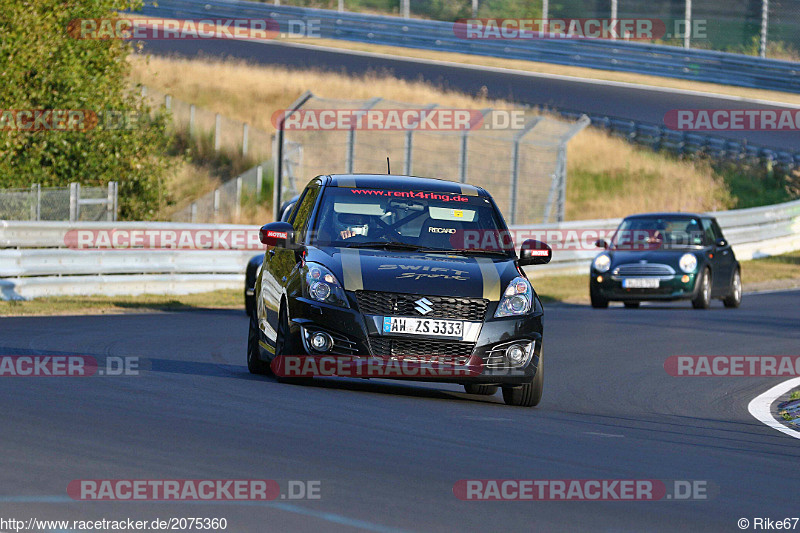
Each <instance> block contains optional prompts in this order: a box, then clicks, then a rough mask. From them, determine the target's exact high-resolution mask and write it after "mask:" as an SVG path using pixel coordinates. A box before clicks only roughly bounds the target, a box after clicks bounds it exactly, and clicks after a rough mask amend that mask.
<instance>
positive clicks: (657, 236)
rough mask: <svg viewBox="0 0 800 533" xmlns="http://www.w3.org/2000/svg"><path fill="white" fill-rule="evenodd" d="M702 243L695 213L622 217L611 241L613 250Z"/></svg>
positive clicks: (658, 247) (675, 246) (673, 246)
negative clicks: (684, 215)
mask: <svg viewBox="0 0 800 533" xmlns="http://www.w3.org/2000/svg"><path fill="white" fill-rule="evenodd" d="M702 245H703V229H702V227H701V225H700V221H699V220H698V219H696V218H694V217H688V216H687V217H679V216H678V217H676V216H669V217H633V218H626V219H625V220H623V221H622V224H620V226H619V228H618V229H617V232H616V233H615V234H614V237H613V239H612V241H611V247H612V248H613V249H616V250H653V249H661V248H665V249H669V248H686V247H687V246H702Z"/></svg>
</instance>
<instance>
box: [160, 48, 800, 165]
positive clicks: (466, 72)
mask: <svg viewBox="0 0 800 533" xmlns="http://www.w3.org/2000/svg"><path fill="white" fill-rule="evenodd" d="M144 50H145V52H148V53H152V54H160V55H178V56H185V57H194V56H197V55H198V54H202V55H204V56H221V57H232V58H238V59H246V60H248V61H252V62H255V63H261V64H278V65H285V66H288V67H292V68H302V69H305V68H315V69H322V70H332V71H337V72H344V73H348V74H363V73H365V72H369V71H377V72H388V73H391V74H392V75H394V76H396V77H398V78H402V79H407V80H420V79H421V80H425V81H428V82H431V83H433V84H436V85H441V86H443V87H446V88H450V89H454V90H459V91H462V92H465V93H467V94H476V93H478V92H479V91H481V89H482V88H483V87H486V91H487V95H488V96H489V97H490V98H498V99H509V100H511V101H515V102H519V103H523V104H529V105H535V106H546V107H550V108H555V109H563V110H572V111H580V112H583V113H598V114H603V115H608V116H613V117H619V118H625V119H631V120H636V121H640V122H646V123H650V124H657V125H662V124H663V123H664V114H665V113H666V112H667V111H670V110H672V109H745V110H746V109H780V108H779V107H777V106H770V105H764V104H760V103H754V102H747V101H741V100H732V99H729V98H718V97H714V96H707V95H703V94H685V93H676V92H673V91H668V90H658V89H654V88H651V89H643V88H639V87H629V86H615V85H605V84H598V83H591V82H587V81H582V80H580V79H558V78H548V77H540V76H537V77H531V76H526V75H524V74H520V73H516V72H514V71H507V72H498V71H493V70H481V69H476V68H467V67H462V66H458V65H442V64H431V63H426V62H421V61H414V60H410V59H408V58H402V57H389V56H383V57H370V56H368V55H362V54H357V53H356V54H353V53H347V52H343V51H341V50H334V49H329V48H321V47H313V48H309V47H301V46H292V45H291V44H289V45H286V44H284V43H280V42H268V43H263V42H261V43H259V42H247V41H241V40H235V41H234V40H216V41H198V40H152V41H147V42H145V43H144ZM310 89H313V87H312V88H310ZM714 134H715V135H716V136H719V137H725V138H728V139H733V140H737V141H742V140H747V141H748V142H749V143H751V144H756V145H760V146H765V147H768V148H773V149H783V150H790V151H797V150H798V141H797V132H796V131H722V132H714Z"/></svg>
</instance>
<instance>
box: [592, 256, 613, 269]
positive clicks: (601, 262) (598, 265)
mask: <svg viewBox="0 0 800 533" xmlns="http://www.w3.org/2000/svg"><path fill="white" fill-rule="evenodd" d="M592 264H593V265H594V269H595V270H597V271H598V272H608V269H609V268H611V256H609V255H608V254H600V255H598V256H597V257H595V258H594V263H592Z"/></svg>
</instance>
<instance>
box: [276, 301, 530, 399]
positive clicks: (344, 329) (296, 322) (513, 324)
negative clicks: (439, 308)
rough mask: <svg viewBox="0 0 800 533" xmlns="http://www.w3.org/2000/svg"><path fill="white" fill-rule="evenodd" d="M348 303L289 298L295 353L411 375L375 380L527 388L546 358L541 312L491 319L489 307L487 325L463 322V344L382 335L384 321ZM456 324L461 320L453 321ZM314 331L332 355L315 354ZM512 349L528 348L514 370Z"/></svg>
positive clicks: (492, 304)
mask: <svg viewBox="0 0 800 533" xmlns="http://www.w3.org/2000/svg"><path fill="white" fill-rule="evenodd" d="M348 300H349V301H350V305H351V307H350V309H344V308H341V307H335V306H331V305H327V304H323V303H319V302H316V301H313V300H309V299H307V298H303V297H297V298H290V300H289V302H288V304H289V305H288V312H289V313H288V314H289V331H290V336H291V339H292V340H291V342H290V345H291V346H292V347H293V350H292V352H293V353H294V352H297V355H298V356H300V357H303V356H308V355H312V356H331V357H334V358H337V357H341V358H353V359H360V360H361V362H362V363H364V362H368V364H372V365H381V364H386V365H392V366H393V367H395V368H400V369H401V370H403V369H408V372H404V371H399V372H397V373H396V374H389V375H380V373H378V374H379V375H376V376H373V377H386V378H392V379H409V380H415V381H438V382H455V383H484V384H500V385H521V384H524V383H529V382H530V381H531V380H532V379H533V377H534V376H535V374H536V369H537V368H538V362H539V357H540V355H541V353H542V317H543V313H542V312H541V308H538V309H537V310H538V312H534V313H530V314H527V315H524V316H521V317H506V318H491V317H493V316H494V313H495V310H496V308H497V302H489V305H488V307H487V310H486V317H490V318H488V319H485V320H484V321H483V322H465V324H464V326H465V327H464V340H463V341H459V340H453V339H446V338H441V337H439V338H437V337H429V336H422V335H389V334H383V332H382V331H381V330H380V329H381V328H380V324H381V323H382V322H383V317H382V316H377V315H364V314H362V313H361V312H360V311H359V310H358V307H357V303H356V299H355V298H354V297H353V294H350V293H349V294H348ZM414 318H420V317H414ZM454 319H457V318H455V317H454V318H452V319H449V320H454ZM316 331H322V332H325V333H327V334H329V335H330V336H331V337H332V338H333V347H332V349H331V350H329V351H327V352H317V351H315V350H313V349H312V348H311V347H310V343H309V342H308V336H309V335H310V334H312V333H314V332H316ZM398 343H399V344H401V345H402V349H401V350H396V349H395V347H396V346H398ZM511 344H519V345H523V346H525V348H526V358H525V360H524V361H523V362H522V363H521V364H518V365H513V364H511V363H510V361H509V360H508V358H507V357H506V356H505V352H506V349H507V348H508V347H509V346H510V345H511ZM387 346H388V347H390V348H388V349H387ZM399 352H401V353H399ZM416 367H421V368H422V369H423V370H425V369H430V368H431V367H432V368H434V369H438V371H434V372H424V371H423V372H416V371H414V368H416ZM455 369H461V371H458V372H456V371H455Z"/></svg>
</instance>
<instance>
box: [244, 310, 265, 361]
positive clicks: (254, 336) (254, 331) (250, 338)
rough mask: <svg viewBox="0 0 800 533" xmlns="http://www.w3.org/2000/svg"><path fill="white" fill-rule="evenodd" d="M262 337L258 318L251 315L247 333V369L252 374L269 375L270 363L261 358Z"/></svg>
mask: <svg viewBox="0 0 800 533" xmlns="http://www.w3.org/2000/svg"><path fill="white" fill-rule="evenodd" d="M260 339H261V331H260V330H259V329H258V325H257V324H256V319H255V317H254V316H252V315H250V329H249V331H248V333H247V370H249V371H250V373H251V374H257V375H261V376H263V375H267V374H269V373H270V367H269V363H267V362H265V361H262V360H261V359H260V358H259V353H260V352H261V350H260V348H259V346H258V341H259V340H260Z"/></svg>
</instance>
